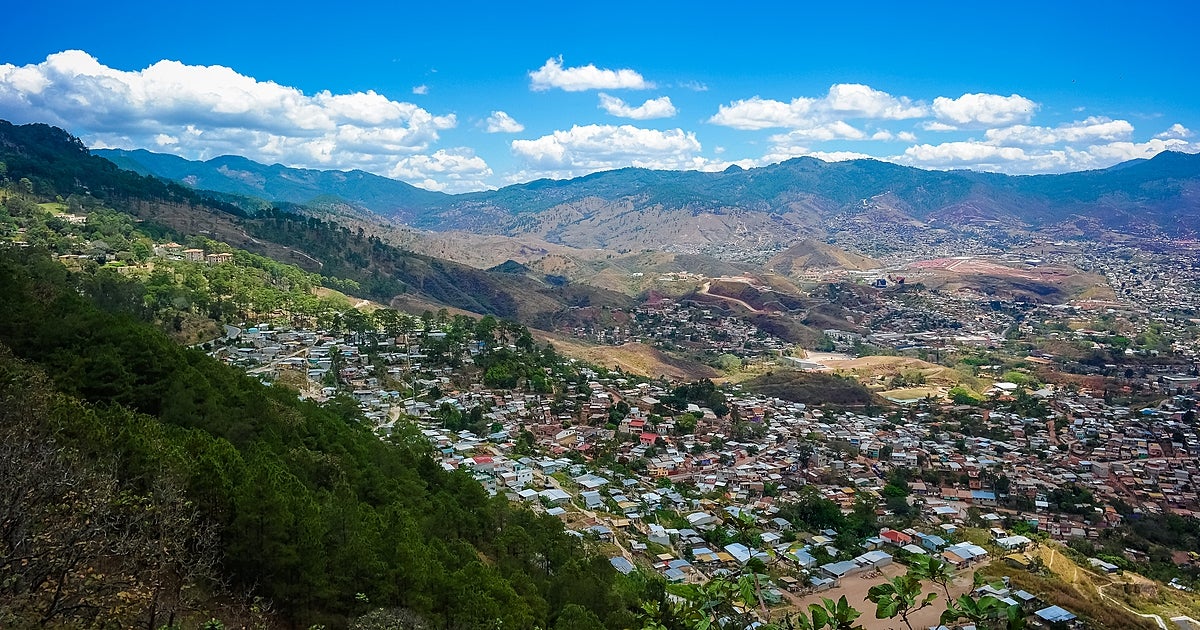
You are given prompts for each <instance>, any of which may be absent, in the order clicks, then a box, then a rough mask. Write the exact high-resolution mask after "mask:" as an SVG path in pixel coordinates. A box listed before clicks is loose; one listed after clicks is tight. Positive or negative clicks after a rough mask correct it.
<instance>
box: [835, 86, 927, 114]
mask: <svg viewBox="0 0 1200 630" xmlns="http://www.w3.org/2000/svg"><path fill="white" fill-rule="evenodd" d="M817 106H818V107H819V108H822V109H828V110H829V111H831V112H834V113H837V114H839V115H841V116H844V117H846V118H885V119H888V120H901V119H905V118H920V117H922V116H925V115H926V114H927V111H928V110H927V109H926V108H925V106H924V105H921V104H919V103H914V102H912V100H910V99H909V98H908V97H907V96H900V97H896V96H892V95H891V94H888V93H887V92H881V91H879V90H876V89H873V88H871V87H869V86H866V85H862V84H859V83H838V84H836V85H832V86H830V88H829V93H828V94H827V95H825V98H824V99H822V101H819V102H818V103H817Z"/></svg>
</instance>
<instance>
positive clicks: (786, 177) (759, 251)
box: [94, 150, 1200, 262]
mask: <svg viewBox="0 0 1200 630" xmlns="http://www.w3.org/2000/svg"><path fill="white" fill-rule="evenodd" d="M94 153H95V154H97V155H100V156H103V157H105V158H107V159H109V160H111V161H113V162H114V163H116V164H117V165H118V166H120V167H122V168H127V169H131V170H134V171H136V172H139V173H142V174H147V175H155V176H157V177H161V178H164V179H169V180H173V181H176V182H180V183H182V184H185V185H187V186H191V187H194V188H197V189H206V190H214V191H219V192H227V193H235V194H239V195H249V196H254V197H259V198H262V199H265V200H268V201H276V202H277V201H289V202H295V203H304V204H309V205H317V206H319V205H320V204H321V203H327V202H329V201H331V200H333V199H336V200H340V201H342V202H345V203H347V204H349V205H350V206H352V207H355V208H357V209H360V210H366V211H370V212H372V213H375V214H378V215H381V216H384V217H388V218H392V219H395V220H397V221H399V222H402V223H404V224H406V225H409V226H412V227H415V228H419V229H424V230H434V231H449V230H459V231H466V232H471V233H476V234H489V235H504V236H513V237H533V238H537V239H541V240H544V241H546V242H548V243H553V244H562V245H568V246H571V247H576V248H601V249H606V250H610V251H616V252H628V251H639V250H644V249H657V250H666V251H674V252H684V253H709V254H714V255H717V256H719V257H724V258H732V259H745V260H758V261H760V262H761V261H762V260H765V259H766V258H767V257H769V256H768V255H763V253H764V252H766V253H767V254H774V253H778V252H781V251H783V250H785V249H787V248H788V247H790V246H792V245H794V244H795V242H796V241H797V240H800V239H805V238H812V239H818V240H824V241H828V242H837V243H843V242H844V243H850V244H851V247H850V248H851V249H855V248H854V247H853V245H852V244H853V243H854V241H855V236H856V235H855V234H854V233H856V232H861V231H862V227H863V225H864V224H865V225H870V226H880V225H891V226H906V227H907V228H915V229H925V228H932V229H940V230H946V231H947V232H948V233H950V234H961V233H965V232H966V231H968V230H970V231H971V236H972V237H973V238H978V237H979V234H978V230H979V228H981V227H982V228H984V229H986V230H990V231H992V232H997V231H998V232H1000V233H1005V234H1007V233H1014V232H1020V233H1027V232H1030V231H1038V230H1043V231H1050V232H1064V233H1079V234H1082V235H1083V236H1085V237H1096V236H1099V235H1102V234H1103V233H1104V232H1106V231H1109V230H1113V231H1120V232H1127V233H1140V234H1163V235H1167V236H1185V235H1190V234H1193V233H1195V232H1196V231H1197V230H1200V212H1197V210H1200V155H1189V154H1182V153H1174V152H1163V153H1161V154H1159V155H1157V156H1155V157H1154V158H1152V159H1148V160H1134V161H1130V162H1124V163H1122V164H1118V165H1116V166H1113V167H1111V168H1107V169H1102V170H1094V171H1083V172H1074V173H1064V174H1057V175H1033V176H1010V175H1002V174H996V173H981V172H973V171H927V170H922V169H918V168H913V167H907V166H901V165H897V164H891V163H887V162H880V161H876V160H851V161H846V162H832V163H830V162H823V161H821V160H817V159H815V158H809V157H803V158H795V159H791V160H787V161H785V162H781V163H779V164H773V165H770V166H764V167H761V168H754V169H749V170H746V169H741V168H738V167H730V168H729V169H727V170H725V171H723V172H715V173H714V172H698V171H654V170H647V169H637V168H625V169H619V170H613V171H605V172H600V173H595V174H592V175H588V176H585V177H579V178H575V179H568V180H538V181H533V182H529V183H525V184H519V185H515V186H509V187H506V188H502V189H499V190H494V191H483V192H474V193H466V194H459V195H447V194H442V193H437V192H430V191H425V190H422V189H420V188H416V187H414V186H411V185H408V184H405V183H403V182H399V181H395V180H391V179H388V178H384V177H380V176H376V175H371V174H368V173H364V172H362V171H350V172H341V171H313V170H305V169H292V168H287V167H284V166H280V165H272V166H266V165H262V164H258V163H255V162H253V161H250V160H246V159H245V158H238V157H230V156H225V157H219V158H214V159H212V160H209V161H206V162H193V161H187V160H184V159H182V158H179V157H176V156H171V155H164V154H156V153H151V152H148V151H143V150H138V151H122V150H97V151H94ZM847 231H851V232H852V233H850V234H847ZM884 232H886V230H884ZM860 249H861V248H860ZM859 253H863V254H871V253H873V252H863V251H860V252H859Z"/></svg>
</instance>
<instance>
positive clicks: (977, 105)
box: [931, 94, 1038, 131]
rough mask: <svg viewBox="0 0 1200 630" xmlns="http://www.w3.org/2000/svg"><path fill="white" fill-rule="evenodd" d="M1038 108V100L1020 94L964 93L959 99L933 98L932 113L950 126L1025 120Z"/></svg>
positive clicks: (1007, 122)
mask: <svg viewBox="0 0 1200 630" xmlns="http://www.w3.org/2000/svg"><path fill="white" fill-rule="evenodd" d="M1037 108H1038V104H1037V103H1034V102H1033V101H1031V100H1029V99H1027V98H1025V97H1024V96H1021V95H1019V94H1013V95H1010V96H1000V95H999V94H963V95H962V96H960V97H958V98H946V97H945V96H939V97H937V98H935V99H933V113H934V115H935V116H936V117H937V118H938V120H940V121H942V122H943V123H945V124H948V125H951V126H977V125H991V126H995V125H1011V124H1014V123H1027V122H1029V120H1030V119H1031V118H1032V117H1033V113H1034V112H1035V111H1037ZM931 131H937V130H936V129H931Z"/></svg>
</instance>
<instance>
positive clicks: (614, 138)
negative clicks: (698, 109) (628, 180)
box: [512, 125, 706, 177]
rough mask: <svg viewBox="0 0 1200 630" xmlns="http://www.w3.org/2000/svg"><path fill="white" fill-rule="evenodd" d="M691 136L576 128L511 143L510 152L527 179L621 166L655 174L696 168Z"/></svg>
mask: <svg viewBox="0 0 1200 630" xmlns="http://www.w3.org/2000/svg"><path fill="white" fill-rule="evenodd" d="M700 148H701V147H700V142H699V141H698V140H696V134H694V133H692V132H688V131H684V130H682V129H669V130H665V131H659V130H656V129H642V128H640V127H634V126H632V125H620V126H615V125H586V126H579V125H576V126H574V127H571V128H570V129H568V130H565V131H564V130H559V131H555V132H554V133H552V134H550V135H546V136H542V137H540V138H536V139H533V140H514V141H513V142H512V152H513V154H514V155H515V156H517V157H518V158H520V159H521V160H522V161H524V162H525V163H526V165H528V167H529V170H528V171H526V173H525V174H526V175H533V176H542V177H573V176H576V175H583V174H586V173H591V172H594V171H600V170H605V169H611V168H620V167H625V166H637V167H642V168H654V169H689V168H698V167H699V166H700V165H702V164H704V163H705V162H706V161H705V160H704V158H701V157H700V156H699V153H700Z"/></svg>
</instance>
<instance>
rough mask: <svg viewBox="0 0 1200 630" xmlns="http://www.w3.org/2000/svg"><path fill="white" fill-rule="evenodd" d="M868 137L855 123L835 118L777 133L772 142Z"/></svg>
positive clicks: (860, 138) (859, 138) (861, 138)
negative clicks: (828, 121) (822, 122)
mask: <svg viewBox="0 0 1200 630" xmlns="http://www.w3.org/2000/svg"><path fill="white" fill-rule="evenodd" d="M885 133H886V132H885ZM889 135H890V134H889ZM866 138H867V134H865V133H863V132H862V131H861V130H859V129H857V128H855V127H854V126H853V125H850V124H849V123H846V122H844V121H841V120H835V121H833V122H831V123H825V124H823V125H817V126H815V127H809V128H807V129H793V130H791V131H789V132H787V133H783V134H776V135H773V136H771V137H770V140H771V142H774V143H776V144H779V143H790V142H797V141H800V142H805V141H811V140H817V141H828V140H864V139H866ZM872 139H876V138H872Z"/></svg>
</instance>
